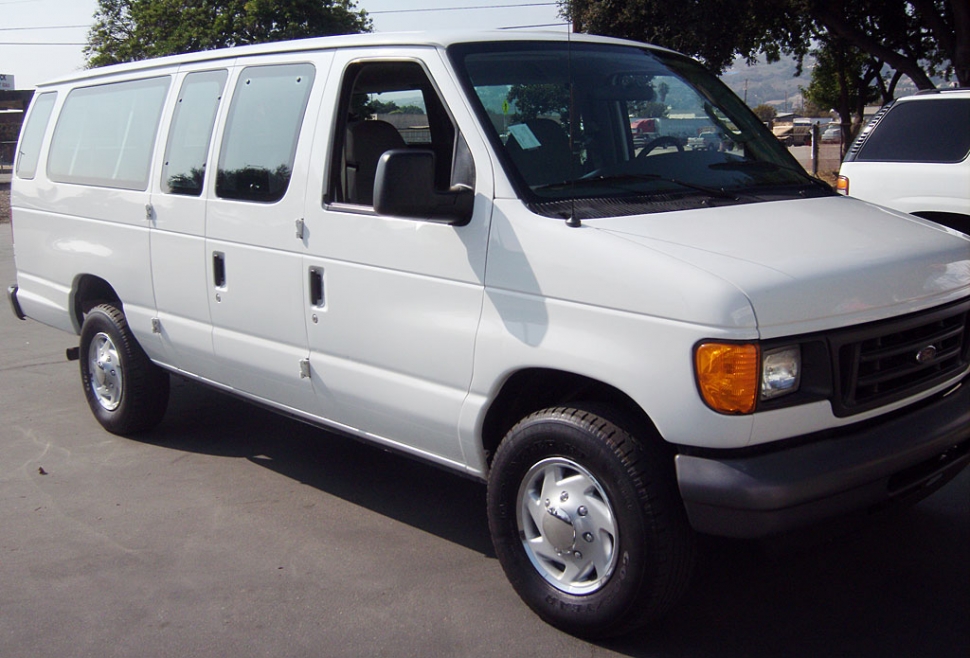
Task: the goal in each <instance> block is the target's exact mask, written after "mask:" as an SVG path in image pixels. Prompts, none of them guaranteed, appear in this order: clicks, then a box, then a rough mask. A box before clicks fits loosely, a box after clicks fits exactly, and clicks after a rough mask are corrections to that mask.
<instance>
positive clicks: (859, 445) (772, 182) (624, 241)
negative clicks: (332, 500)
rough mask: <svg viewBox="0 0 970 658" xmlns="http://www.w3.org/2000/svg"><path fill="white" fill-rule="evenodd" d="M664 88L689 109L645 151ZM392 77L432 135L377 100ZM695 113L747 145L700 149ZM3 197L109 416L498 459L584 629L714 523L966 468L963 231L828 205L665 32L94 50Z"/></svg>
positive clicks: (65, 83)
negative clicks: (659, 36) (190, 421)
mask: <svg viewBox="0 0 970 658" xmlns="http://www.w3.org/2000/svg"><path fill="white" fill-rule="evenodd" d="M658 89H665V90H666V91H665V93H667V96H666V99H667V104H668V105H670V106H671V107H670V116H669V118H665V119H664V124H663V125H664V130H665V131H668V130H669V131H670V132H669V134H664V135H660V136H657V137H655V138H653V139H650V141H648V142H647V143H646V144H644V145H643V147H642V148H640V149H636V148H634V141H633V135H632V131H631V126H630V121H629V112H630V106H631V105H634V104H642V103H644V102H650V101H653V100H654V99H655V98H656V97H657V93H658V92H657V90H658ZM395 95H397V96H395ZM389 97H398V98H400V99H401V100H402V102H403V101H404V100H405V99H413V98H415V97H420V98H421V99H422V100H423V103H421V108H422V109H423V111H424V112H425V116H420V117H416V118H414V119H409V124H410V125H419V126H425V125H426V126H428V130H404V131H402V130H401V129H399V128H398V127H395V126H394V125H393V124H391V123H389V122H385V121H380V120H377V119H375V117H374V116H373V115H372V114H371V113H370V111H369V110H368V103H369V102H370V101H372V100H375V99H378V98H384V99H386V98H389ZM526 98H528V99H534V98H538V99H542V100H541V107H536V106H534V105H533V106H532V107H531V108H529V107H525V105H526V104H525V103H523V102H522V99H526ZM516 103H521V104H522V106H519V107H516ZM698 108H704V110H703V111H704V112H705V114H706V116H705V117H704V118H699V117H696V116H694V113H695V111H697V109H698ZM701 121H703V122H710V123H711V124H713V125H715V126H717V129H718V131H719V132H721V133H722V134H724V135H725V137H726V138H727V140H728V141H730V144H731V148H729V149H728V148H725V149H720V150H714V151H708V150H689V149H685V148H684V144H683V142H682V141H681V139H680V138H679V137H677V136H675V135H680V134H686V133H691V132H695V131H696V129H697V125H696V124H697V123H698V122H701ZM406 125H407V124H406ZM503 135H504V138H503ZM409 140H410V141H409ZM11 204H12V209H13V221H12V229H13V233H14V237H15V240H14V249H15V261H16V266H17V281H16V284H15V285H12V286H10V288H9V289H8V296H9V300H10V302H11V305H12V308H13V310H14V312H15V313H16V314H17V316H18V317H20V318H21V319H25V318H27V317H29V318H32V319H34V320H37V321H40V322H43V323H45V324H48V325H51V326H53V327H57V328H59V329H62V330H63V331H65V332H67V334H70V335H71V336H72V337H76V338H75V340H77V345H78V346H77V347H75V348H72V349H71V350H69V358H74V359H79V362H80V381H81V385H82V390H83V394H84V396H85V399H86V400H87V403H88V405H89V407H90V409H91V411H92V413H93V415H94V416H95V417H96V418H97V420H98V422H100V423H101V424H102V426H103V427H104V428H105V429H106V430H107V431H109V432H113V433H116V434H120V435H129V434H136V433H139V432H145V431H148V430H150V429H152V428H155V427H156V426H157V425H158V424H159V423H161V422H162V419H163V416H164V414H165V410H166V405H167V402H168V391H169V377H170V375H171V374H174V375H178V376H180V377H188V378H191V379H194V380H197V381H199V382H201V383H203V384H205V385H208V386H213V387H215V388H217V389H219V390H222V391H226V392H228V393H230V394H234V395H237V396H239V397H241V398H243V399H246V400H249V401H252V402H255V403H257V404H261V405H264V406H266V407H269V408H272V409H276V410H278V411H279V412H281V413H283V414H286V415H289V416H295V417H297V418H300V419H302V420H304V421H306V422H309V423H312V424H316V425H319V426H322V427H327V428H331V429H334V430H336V431H340V432H345V433H349V434H350V435H352V436H355V437H357V438H359V439H361V440H365V441H370V442H373V443H376V444H378V445H381V446H384V447H386V448H387V449H390V450H397V451H401V452H403V453H406V454H408V455H411V456H413V457H416V458H419V459H424V460H427V461H430V462H433V463H435V464H437V465H439V466H441V467H443V468H447V469H451V470H453V471H455V472H458V473H461V474H463V475H465V476H468V477H471V478H475V479H478V480H480V481H482V482H487V489H486V491H484V492H483V495H484V496H485V498H486V501H487V505H486V506H487V514H488V525H489V529H490V532H491V535H492V540H493V543H494V546H495V553H496V555H497V557H498V559H499V561H500V562H501V565H502V567H503V569H504V570H505V572H506V574H507V575H508V577H509V581H510V582H511V584H512V586H513V587H514V588H515V590H516V591H517V592H518V593H519V595H520V596H521V597H522V599H523V600H524V601H525V602H526V603H527V604H528V605H529V606H530V607H532V609H533V610H534V611H535V612H536V613H537V614H538V615H540V616H541V617H542V618H543V619H545V620H546V621H548V622H550V623H552V624H554V625H556V626H557V627H559V628H563V629H565V630H567V631H569V632H572V633H577V634H581V635H585V636H594V637H595V636H606V635H615V634H619V633H624V632H629V631H631V630H633V629H636V628H638V627H641V626H642V625H644V624H646V623H648V622H650V621H653V620H656V619H657V618H658V617H660V616H661V615H663V614H664V613H665V612H667V611H668V610H670V608H671V607H672V606H673V605H674V604H675V603H676V602H677V601H678V599H679V598H681V596H682V595H683V593H684V592H685V590H686V587H687V585H688V583H689V580H690V574H691V570H692V565H693V561H694V555H695V541H696V534H695V533H708V534H714V535H722V536H728V537H763V536H766V535H772V534H777V533H782V532H787V531H789V530H792V529H795V528H801V527H805V526H808V525H812V524H815V523H818V522H821V521H824V520H826V519H828V518H830V517H832V516H837V515H843V514H850V513H859V512H865V511H868V510H871V509H875V508H883V507H886V506H889V505H892V504H901V503H904V502H911V501H913V500H917V499H919V498H920V497H922V496H925V495H928V494H929V493H931V492H932V491H934V490H935V489H936V488H937V487H940V486H943V485H944V484H945V483H946V482H948V481H949V480H950V479H951V478H952V477H955V476H956V475H957V473H959V472H960V470H961V469H962V468H963V467H964V466H966V465H967V463H968V462H970V436H968V433H970V324H968V319H970V270H968V269H967V267H966V263H967V260H968V257H970V241H968V240H966V239H964V238H963V237H959V236H957V235H954V234H951V233H950V232H946V231H941V230H939V229H937V228H934V227H931V226H929V225H926V224H923V223H921V222H914V221H912V219H911V218H909V217H906V216H904V215H901V214H891V213H888V214H887V212H886V211H885V210H884V209H882V208H879V207H877V206H874V205H872V204H867V203H863V202H861V201H858V200H856V199H847V198H844V197H840V196H839V195H837V194H836V193H835V192H833V190H832V189H831V188H830V187H829V186H828V185H826V184H824V183H822V182H820V181H818V180H816V179H814V178H812V177H810V176H808V175H807V174H806V173H805V171H804V170H803V169H802V168H801V167H800V166H799V165H798V163H797V161H796V160H795V159H794V157H793V156H792V155H791V154H790V153H789V151H788V150H787V149H786V148H784V147H783V146H782V145H781V144H780V143H779V142H778V140H777V139H776V138H775V137H774V136H773V135H772V133H771V132H770V131H768V130H767V129H766V128H765V127H764V125H763V124H762V123H761V122H760V121H759V120H758V118H757V117H756V116H755V115H754V113H752V112H751V110H750V109H749V108H748V107H747V106H746V105H745V104H744V103H743V102H742V101H741V100H740V99H739V98H738V97H737V96H735V95H734V94H733V93H731V92H730V91H729V90H728V89H727V87H725V86H724V85H723V84H721V83H720V82H719V81H718V80H717V78H716V77H714V76H713V75H711V74H710V73H709V72H708V71H706V70H705V69H704V68H703V67H702V66H701V65H700V64H698V63H697V62H695V61H693V60H691V59H689V58H687V57H684V56H682V55H678V54H676V53H673V52H671V51H669V50H666V49H662V48H654V47H651V46H648V45H645V44H641V43H636V42H631V41H623V40H616V39H607V38H600V37H593V36H585V35H578V34H576V35H560V34H556V33H548V32H535V33H528V32H510V31H504V32H483V33H472V32H461V33H441V34H421V33H412V34H367V35H352V36H341V37H326V38H320V39H309V40H304V41H294V42H283V43H271V44H262V45H255V46H240V47H236V48H230V49H227V50H217V51H204V52H196V53H189V54H184V55H178V56H174V57H167V58H163V59H160V60H147V61H140V62H132V63H127V64H121V65H117V66H111V67H104V68H98V69H91V70H86V71H82V72H78V73H76V74H73V75H71V76H69V77H67V78H64V79H61V80H58V81H55V82H52V83H50V84H43V85H40V86H39V87H38V89H37V95H36V96H35V99H34V101H33V103H32V105H31V107H30V110H29V116H28V117H27V122H26V126H25V128H24V130H23V133H22V137H21V140H20V144H19V146H18V156H17V161H16V164H15V172H14V176H13V183H12V197H11ZM25 381H26V380H25ZM37 394H38V395H42V394H43V391H41V390H38V391H37ZM156 432H157V433H156V434H155V435H154V438H153V440H160V439H159V436H161V435H164V434H166V433H168V432H169V430H166V428H165V427H164V426H163V427H162V428H160V429H157V430H156ZM322 438H324V437H322ZM280 440H285V437H281V439H280ZM361 486H366V485H365V484H363V483H362V485H361ZM418 513H422V514H434V513H435V510H420V511H418ZM470 513H474V512H470ZM308 522H310V521H309V520H308ZM397 567H398V565H391V566H390V567H389V568H397ZM463 585H464V584H463V583H456V586H463Z"/></svg>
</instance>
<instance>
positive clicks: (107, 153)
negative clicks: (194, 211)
mask: <svg viewBox="0 0 970 658" xmlns="http://www.w3.org/2000/svg"><path fill="white" fill-rule="evenodd" d="M169 83H170V78H169V77H168V76H165V77H160V78H150V79H147V80H134V81H131V82H116V83H112V84H106V85H98V86H95V87H83V88H79V89H75V90H73V91H72V92H71V93H69V94H68V95H67V99H66V100H65V101H64V107H63V108H62V109H61V113H60V116H59V117H58V119H57V127H56V128H54V137H53V138H52V140H51V150H50V156H49V157H48V161H47V172H48V174H49V175H50V178H51V180H54V181H57V182H59V183H79V184H85V185H101V186H103V187H116V188H122V189H128V190H145V189H147V188H148V172H149V170H150V169H151V161H152V152H153V151H154V148H155V136H156V134H157V133H158V121H159V119H160V118H161V115H162V104H163V103H164V101H165V95H166V94H167V93H168V87H169Z"/></svg>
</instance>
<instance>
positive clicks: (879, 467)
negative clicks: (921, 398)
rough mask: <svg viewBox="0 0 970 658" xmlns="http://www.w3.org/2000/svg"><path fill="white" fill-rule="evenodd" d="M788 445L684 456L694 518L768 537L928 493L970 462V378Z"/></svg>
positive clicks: (714, 528)
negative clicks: (879, 415)
mask: <svg viewBox="0 0 970 658" xmlns="http://www.w3.org/2000/svg"><path fill="white" fill-rule="evenodd" d="M791 443H793V444H794V445H793V447H790V448H783V449H780V450H778V451H774V452H769V453H764V454H755V455H752V456H738V457H725V458H720V459H718V458H713V457H711V456H710V455H709V454H708V455H705V456H691V455H678V456H677V457H676V466H677V480H678V485H679V486H680V492H681V496H682V497H683V499H684V504H685V506H686V508H687V514H688V517H689V518H690V522H691V525H692V526H693V527H694V528H695V529H696V530H698V531H699V532H704V533H708V534H713V535H721V536H725V537H749V538H750V537H763V536H767V535H772V534H777V533H781V532H786V531H789V530H793V529H795V528H798V527H803V526H806V525H810V524H812V523H816V522H818V521H822V520H825V519H828V518H832V517H836V516H840V515H843V514H848V513H851V512H858V511H865V510H871V509H873V508H878V507H880V506H884V505H888V504H891V503H893V502H901V501H903V500H912V499H919V498H921V497H923V496H925V495H928V494H929V493H932V492H933V491H935V490H936V489H937V488H939V487H940V486H942V485H943V484H945V483H946V482H948V481H949V480H950V479H951V478H953V477H955V476H956V475H957V474H958V473H959V472H960V470H961V469H963V468H964V467H965V466H967V464H968V463H970V380H965V381H964V383H963V386H962V387H960V388H959V389H957V390H956V391H953V392H951V393H950V394H949V395H946V396H945V397H939V398H937V399H935V400H933V401H931V402H929V403H926V404H923V405H921V406H920V407H918V408H917V409H915V410H912V411H909V412H906V411H905V410H904V411H903V412H899V413H897V414H893V415H891V416H890V417H889V419H887V420H883V421H881V422H876V421H874V422H872V423H861V424H860V425H859V426H855V427H849V428H845V429H844V430H841V431H838V432H836V433H833V434H831V435H825V436H824V437H821V438H819V439H817V440H812V441H809V442H801V441H797V440H796V441H793V442H791Z"/></svg>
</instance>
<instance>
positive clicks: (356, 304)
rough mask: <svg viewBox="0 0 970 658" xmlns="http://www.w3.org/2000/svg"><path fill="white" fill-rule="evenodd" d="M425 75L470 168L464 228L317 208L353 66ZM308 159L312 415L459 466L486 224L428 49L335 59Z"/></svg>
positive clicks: (443, 76) (453, 98)
mask: <svg viewBox="0 0 970 658" xmlns="http://www.w3.org/2000/svg"><path fill="white" fill-rule="evenodd" d="M368 59H373V60H383V61H393V60H405V61H416V62H419V63H421V65H422V66H423V67H425V68H426V70H427V72H428V74H429V75H430V77H431V80H432V81H433V84H434V85H435V86H436V87H437V91H438V93H439V94H440V96H441V99H442V100H443V101H444V103H445V104H446V106H447V108H448V111H449V112H450V113H451V115H452V118H453V119H454V122H455V124H456V127H457V128H458V130H459V131H460V132H461V133H462V134H463V135H464V137H465V139H466V141H467V143H468V147H469V149H470V150H471V152H472V154H473V156H474V158H475V167H476V182H475V193H476V198H475V210H474V216H473V217H472V219H471V221H470V222H469V223H468V224H467V225H466V226H450V225H445V224H436V223H431V222H427V221H423V220H418V219H402V218H392V217H384V216H380V215H377V214H376V213H374V212H373V209H367V208H364V207H362V206H361V207H351V206H347V205H340V206H338V205H329V206H324V205H323V204H322V203H321V200H322V199H323V198H324V194H325V190H324V188H323V187H322V186H323V182H324V181H326V180H328V178H329V169H328V168H329V167H330V166H331V165H330V162H331V156H330V146H329V145H330V143H331V140H332V139H333V133H334V132H335V130H337V127H336V126H335V125H334V124H332V117H333V114H334V111H335V108H336V107H337V105H338V103H339V91H340V89H339V85H338V84H337V83H338V81H339V79H340V78H342V76H343V71H344V70H345V69H346V67H347V66H348V65H349V64H350V63H351V62H355V61H362V60H368ZM330 83H331V84H329V86H328V92H327V97H326V98H325V99H324V102H323V106H322V108H321V119H320V122H319V126H318V130H317V136H316V144H315V148H314V151H313V154H312V156H311V158H310V162H311V163H312V167H313V168H312V171H311V175H310V177H309V181H310V183H309V188H308V194H307V199H308V201H307V215H306V232H307V238H306V244H307V256H306V258H305V259H304V275H305V277H306V276H307V275H308V273H309V272H310V271H311V270H314V271H316V272H318V273H319V276H320V277H321V278H322V282H323V299H324V300H325V301H324V303H323V304H318V305H314V304H312V303H311V301H310V300H309V299H308V300H307V301H306V303H305V313H306V323H307V324H306V326H307V333H308V337H309V344H310V361H311V366H312V373H313V376H312V378H313V385H314V387H315V388H316V391H317V395H318V404H319V406H318V410H319V411H318V412H319V413H320V415H323V416H325V417H327V418H329V419H330V420H332V421H334V422H336V423H337V424H339V425H340V426H343V427H346V428H353V429H354V430H356V431H357V432H359V433H361V434H362V435H365V436H369V437H372V438H377V439H378V440H382V441H386V442H390V443H392V444H395V445H398V446H400V447H404V448H406V449H407V450H409V451H412V452H413V451H416V452H419V453H421V454H424V455H425V456H429V457H431V458H432V459H434V460H436V461H444V462H445V463H450V464H452V465H454V466H462V465H463V463H464V461H465V457H464V456H463V455H462V452H461V449H460V445H459V441H458V434H457V429H456V428H457V422H458V417H459V413H460V410H461V406H462V403H463V401H464V399H465V396H466V394H467V391H468V386H469V382H470V381H471V376H472V366H473V350H474V343H475V333H476V329H477V326H478V319H479V316H480V313H481V306H482V296H483V287H484V280H485V252H486V246H487V235H488V222H489V217H490V214H491V196H492V182H491V166H490V160H489V157H488V154H487V150H486V148H485V145H484V142H483V141H482V138H481V136H480V134H479V133H478V131H477V129H476V127H475V124H474V120H473V118H472V117H471V115H470V114H469V113H468V110H467V109H466V108H465V106H464V103H463V101H462V99H461V96H460V95H459V93H458V90H457V88H456V87H455V86H454V83H453V81H452V79H451V77H450V75H449V73H448V71H447V69H446V68H445V67H444V64H443V63H442V61H441V57H440V55H439V53H438V52H437V51H436V50H435V49H430V48H417V49H409V48H394V49H380V50H377V49H370V50H368V49H362V50H352V49H347V50H342V51H339V52H338V53H337V56H336V59H335V60H334V66H333V72H332V74H331V80H330Z"/></svg>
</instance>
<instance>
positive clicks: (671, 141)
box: [637, 135, 684, 160]
mask: <svg viewBox="0 0 970 658" xmlns="http://www.w3.org/2000/svg"><path fill="white" fill-rule="evenodd" d="M658 146H676V147H677V151H679V152H680V153H683V152H684V145H683V144H682V143H681V141H680V140H679V139H677V138H676V137H671V136H670V135H661V136H660V137H657V138H654V139H651V140H650V141H649V142H647V143H646V144H644V146H643V148H642V149H641V150H640V152H639V153H637V160H639V159H640V158H645V157H647V154H649V153H650V151H652V150H654V149H655V148H657V147H658Z"/></svg>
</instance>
